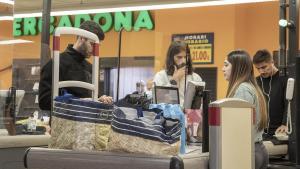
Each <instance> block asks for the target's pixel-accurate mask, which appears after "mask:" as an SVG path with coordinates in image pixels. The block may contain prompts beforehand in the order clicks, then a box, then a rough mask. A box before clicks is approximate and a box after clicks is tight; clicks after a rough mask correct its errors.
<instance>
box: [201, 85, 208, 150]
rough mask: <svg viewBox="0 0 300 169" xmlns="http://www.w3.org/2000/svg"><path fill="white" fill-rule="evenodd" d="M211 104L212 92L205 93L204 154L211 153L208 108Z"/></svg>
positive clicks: (205, 91)
mask: <svg viewBox="0 0 300 169" xmlns="http://www.w3.org/2000/svg"><path fill="white" fill-rule="evenodd" d="M209 103H210V91H209V90H204V92H203V111H202V152H203V153H205V152H208V151H209V125H208V107H209Z"/></svg>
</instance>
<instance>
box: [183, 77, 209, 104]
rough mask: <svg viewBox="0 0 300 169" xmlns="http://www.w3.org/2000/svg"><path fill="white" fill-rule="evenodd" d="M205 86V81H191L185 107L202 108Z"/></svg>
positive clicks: (186, 94)
mask: <svg viewBox="0 0 300 169" xmlns="http://www.w3.org/2000/svg"><path fill="white" fill-rule="evenodd" d="M204 88H205V82H194V81H189V82H188V84H187V88H186V93H185V96H184V105H183V107H184V108H185V109H200V107H201V104H202V93H203V91H204Z"/></svg>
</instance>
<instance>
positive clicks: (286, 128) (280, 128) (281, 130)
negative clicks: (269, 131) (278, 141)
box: [275, 125, 288, 134]
mask: <svg viewBox="0 0 300 169" xmlns="http://www.w3.org/2000/svg"><path fill="white" fill-rule="evenodd" d="M287 131H288V127H287V126H286V125H281V126H279V127H278V128H277V129H276V131H275V134H276V133H286V132H287Z"/></svg>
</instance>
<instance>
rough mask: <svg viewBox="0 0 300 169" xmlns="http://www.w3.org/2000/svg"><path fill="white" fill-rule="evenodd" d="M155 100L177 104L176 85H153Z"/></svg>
mask: <svg viewBox="0 0 300 169" xmlns="http://www.w3.org/2000/svg"><path fill="white" fill-rule="evenodd" d="M154 90H155V102H156V104H159V103H168V104H179V103H180V101H179V92H178V88H176V87H165V86H155V87H154Z"/></svg>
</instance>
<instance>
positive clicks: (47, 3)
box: [40, 0, 51, 68]
mask: <svg viewBox="0 0 300 169" xmlns="http://www.w3.org/2000/svg"><path fill="white" fill-rule="evenodd" d="M50 11H51V0H44V1H43V15H42V32H41V56H40V66H41V68H42V67H43V66H44V65H45V64H46V63H47V62H48V60H49V59H50V47H49V44H50V40H49V39H50Z"/></svg>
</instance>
